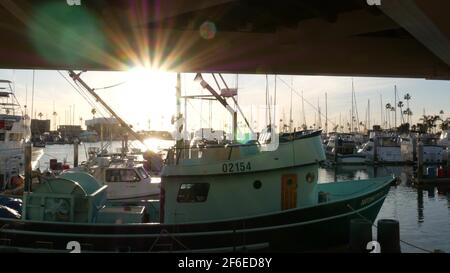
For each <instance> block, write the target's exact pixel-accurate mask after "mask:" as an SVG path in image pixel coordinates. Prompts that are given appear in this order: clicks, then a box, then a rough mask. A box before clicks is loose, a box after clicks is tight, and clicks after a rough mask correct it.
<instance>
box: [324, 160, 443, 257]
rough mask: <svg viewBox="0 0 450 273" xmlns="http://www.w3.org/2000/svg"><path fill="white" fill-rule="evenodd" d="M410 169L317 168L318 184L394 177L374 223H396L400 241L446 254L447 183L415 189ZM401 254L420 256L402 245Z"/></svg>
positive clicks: (384, 167)
mask: <svg viewBox="0 0 450 273" xmlns="http://www.w3.org/2000/svg"><path fill="white" fill-rule="evenodd" d="M415 172H416V170H415V169H414V168H413V167H411V166H380V167H374V166H364V165H361V166H337V167H333V168H320V170H319V182H320V183H327V182H339V181H342V180H359V179H367V178H372V177H381V176H390V175H395V177H397V184H396V185H395V186H394V187H391V189H390V191H389V194H388V196H387V197H386V200H385V202H384V204H383V207H382V208H381V210H380V213H379V215H378V219H383V218H390V219H397V220H399V222H400V232H401V238H402V239H403V240H405V241H407V242H410V243H413V244H416V245H418V246H421V247H423V248H425V249H430V250H435V249H441V250H444V251H446V252H449V251H450V233H449V232H448V231H449V230H450V183H447V184H443V183H442V184H437V185H427V186H416V185H415V184H414V183H413V177H414V174H415ZM378 219H377V220H378ZM402 251H403V252H421V251H419V250H418V249H415V248H413V247H411V246H408V245H403V244H402Z"/></svg>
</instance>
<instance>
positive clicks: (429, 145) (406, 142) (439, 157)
mask: <svg viewBox="0 0 450 273" xmlns="http://www.w3.org/2000/svg"><path fill="white" fill-rule="evenodd" d="M419 145H421V146H422V149H421V151H422V154H419V151H420V149H419V147H418V146H419ZM444 151H445V147H444V146H442V145H440V144H439V139H438V138H437V137H436V136H434V135H431V134H421V135H417V134H411V135H409V136H408V137H402V141H401V153H402V158H403V160H404V161H409V162H416V161H417V160H418V158H420V157H421V159H422V162H423V163H425V164H427V163H431V164H433V163H442V161H443V159H444Z"/></svg>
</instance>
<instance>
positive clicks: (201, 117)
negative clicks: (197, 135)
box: [186, 100, 207, 130]
mask: <svg viewBox="0 0 450 273" xmlns="http://www.w3.org/2000/svg"><path fill="white" fill-rule="evenodd" d="M187 103H189V105H190V106H191V107H192V109H194V111H195V112H197V114H199V116H200V119H201V120H203V121H204V122H205V123H207V122H206V120H205V119H204V118H203V116H202V115H201V112H199V111H198V110H197V109H196V108H195V107H194V105H192V103H191V102H190V101H189V100H187ZM186 130H187V129H186Z"/></svg>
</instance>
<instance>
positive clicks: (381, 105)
mask: <svg viewBox="0 0 450 273" xmlns="http://www.w3.org/2000/svg"><path fill="white" fill-rule="evenodd" d="M383 123H384V122H383V95H382V94H380V125H381V127H383ZM385 128H386V127H385Z"/></svg>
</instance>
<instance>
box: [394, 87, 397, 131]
mask: <svg viewBox="0 0 450 273" xmlns="http://www.w3.org/2000/svg"><path fill="white" fill-rule="evenodd" d="M394 109H395V111H394V126H395V129H397V85H394Z"/></svg>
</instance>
